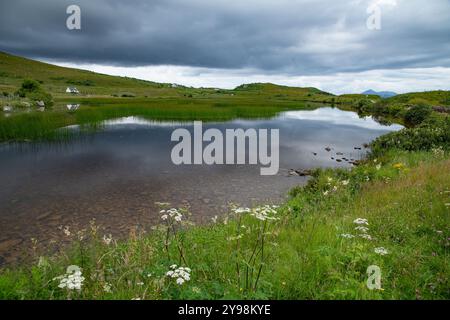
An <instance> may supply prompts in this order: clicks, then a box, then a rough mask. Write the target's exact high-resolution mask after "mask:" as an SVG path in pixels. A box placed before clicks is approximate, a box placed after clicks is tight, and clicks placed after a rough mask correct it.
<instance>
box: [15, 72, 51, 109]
mask: <svg viewBox="0 0 450 320" xmlns="http://www.w3.org/2000/svg"><path fill="white" fill-rule="evenodd" d="M16 94H17V95H18V96H19V97H21V98H25V97H26V98H28V99H30V100H31V101H44V103H45V106H46V107H51V106H52V105H53V98H52V95H51V94H50V93H48V92H46V91H45V90H44V89H42V88H41V86H40V84H39V82H37V81H35V80H29V79H27V80H24V81H23V83H22V86H21V87H20V89H19V90H17V92H16Z"/></svg>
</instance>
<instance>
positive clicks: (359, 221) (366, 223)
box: [353, 218, 369, 226]
mask: <svg viewBox="0 0 450 320" xmlns="http://www.w3.org/2000/svg"><path fill="white" fill-rule="evenodd" d="M353 223H354V224H365V225H367V226H368V225H369V222H368V220H367V219H363V218H358V219H355V220H354V221H353Z"/></svg>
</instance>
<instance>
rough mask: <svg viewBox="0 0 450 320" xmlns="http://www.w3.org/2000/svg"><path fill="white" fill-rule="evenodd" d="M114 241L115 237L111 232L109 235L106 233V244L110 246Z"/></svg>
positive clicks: (104, 241)
mask: <svg viewBox="0 0 450 320" xmlns="http://www.w3.org/2000/svg"><path fill="white" fill-rule="evenodd" d="M112 241H113V237H112V235H111V234H110V235H109V236H107V235H106V234H105V235H104V236H103V243H104V244H106V245H107V246H109V245H110V244H111V242H112Z"/></svg>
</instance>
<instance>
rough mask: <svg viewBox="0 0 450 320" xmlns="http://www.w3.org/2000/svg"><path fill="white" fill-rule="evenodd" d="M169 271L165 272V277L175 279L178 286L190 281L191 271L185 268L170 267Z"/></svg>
mask: <svg viewBox="0 0 450 320" xmlns="http://www.w3.org/2000/svg"><path fill="white" fill-rule="evenodd" d="M170 269H171V270H169V271H167V273H166V276H168V277H170V278H172V279H176V283H177V284H178V285H180V286H181V285H182V284H183V283H185V282H186V281H189V280H191V269H190V268H186V267H178V266H177V265H176V264H174V265H171V266H170Z"/></svg>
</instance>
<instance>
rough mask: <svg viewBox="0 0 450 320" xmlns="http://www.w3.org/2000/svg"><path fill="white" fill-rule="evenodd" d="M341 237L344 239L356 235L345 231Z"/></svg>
mask: <svg viewBox="0 0 450 320" xmlns="http://www.w3.org/2000/svg"><path fill="white" fill-rule="evenodd" d="M341 237H342V238H344V239H353V238H354V237H355V236H354V235H352V234H349V233H343V234H341Z"/></svg>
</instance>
